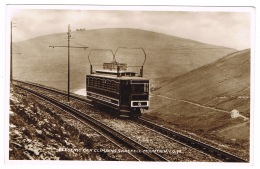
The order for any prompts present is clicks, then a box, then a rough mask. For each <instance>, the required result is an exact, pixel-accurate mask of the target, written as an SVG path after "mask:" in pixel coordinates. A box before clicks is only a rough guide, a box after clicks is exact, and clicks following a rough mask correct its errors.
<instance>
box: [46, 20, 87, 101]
mask: <svg viewBox="0 0 260 169" xmlns="http://www.w3.org/2000/svg"><path fill="white" fill-rule="evenodd" d="M70 32H71V29H70V24H69V25H68V32H67V34H68V45H67V46H49V47H52V48H55V47H66V48H68V87H67V96H68V97H67V98H68V102H70V48H83V49H86V48H88V47H86V46H80V47H77V46H71V45H70V39H71V34H70Z"/></svg>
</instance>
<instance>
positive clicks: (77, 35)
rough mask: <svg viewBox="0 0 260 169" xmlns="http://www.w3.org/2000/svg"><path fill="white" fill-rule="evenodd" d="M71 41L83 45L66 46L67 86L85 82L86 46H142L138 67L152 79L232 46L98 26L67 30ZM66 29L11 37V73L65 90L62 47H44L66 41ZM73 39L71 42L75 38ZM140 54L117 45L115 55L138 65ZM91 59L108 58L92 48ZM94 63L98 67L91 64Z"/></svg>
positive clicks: (171, 74) (216, 55)
mask: <svg viewBox="0 0 260 169" xmlns="http://www.w3.org/2000/svg"><path fill="white" fill-rule="evenodd" d="M71 34H72V38H73V39H72V41H71V45H73V46H80V45H79V44H83V45H86V46H88V47H89V48H88V49H86V50H84V49H71V52H70V53H71V59H70V60H71V83H72V84H71V87H72V89H80V88H84V87H85V75H86V74H87V73H89V63H88V59H87V56H88V54H89V52H90V50H91V49H96V48H98V49H112V50H113V51H115V50H116V48H118V47H128V48H140V47H142V48H144V50H145V51H146V54H147V59H146V63H145V68H144V73H145V77H148V78H151V81H152V85H153V86H157V85H159V82H160V79H162V78H165V77H167V78H168V77H171V78H173V77H177V76H179V75H181V74H184V73H187V72H189V71H190V70H193V69H195V68H198V67H200V66H203V65H206V64H208V63H211V62H213V61H215V60H217V59H219V58H221V57H223V56H225V55H227V54H230V53H232V52H234V51H235V50H234V49H230V48H225V47H220V46H214V45H209V44H204V43H200V42H196V41H192V40H188V39H182V38H178V37H173V36H169V35H165V34H160V33H155V32H150V31H144V30H137V29H125V28H124V29H123V28H117V29H116V28H113V29H98V30H88V31H76V32H72V33H71ZM66 36H67V35H66V33H60V34H51V35H46V36H41V37H37V38H34V39H30V40H26V41H22V42H16V43H14V51H19V52H20V53H22V55H14V56H13V57H14V71H13V72H14V78H16V79H21V80H28V81H33V82H37V83H42V84H45V85H49V86H53V87H56V88H60V89H63V90H65V89H66V83H67V49H66V48H54V49H53V48H50V47H49V46H51V45H67V40H66ZM75 42H76V43H75ZM143 58H144V55H143V53H142V51H141V50H129V49H120V50H119V51H118V53H117V58H116V59H117V61H119V62H126V63H128V65H141V63H142V61H143ZM91 59H92V61H93V63H94V64H102V63H103V62H109V61H111V60H112V55H111V53H109V52H101V51H99V52H93V53H92V55H91ZM97 68H98V67H97Z"/></svg>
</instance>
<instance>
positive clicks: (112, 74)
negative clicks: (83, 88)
mask: <svg viewBox="0 0 260 169" xmlns="http://www.w3.org/2000/svg"><path fill="white" fill-rule="evenodd" d="M96 72H97V73H95V74H90V75H88V76H93V77H103V78H110V79H118V80H149V79H147V78H144V77H140V76H119V77H118V76H117V71H113V70H112V71H110V70H101V71H99V70H97V71H96ZM102 73H104V74H102ZM119 73H134V74H136V73H135V72H129V71H119Z"/></svg>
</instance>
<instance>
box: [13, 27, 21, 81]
mask: <svg viewBox="0 0 260 169" xmlns="http://www.w3.org/2000/svg"><path fill="white" fill-rule="evenodd" d="M15 24H16V23H13V22H11V25H10V28H11V35H10V82H11V83H12V82H13V54H19V55H20V54H21V53H13V27H16V26H15Z"/></svg>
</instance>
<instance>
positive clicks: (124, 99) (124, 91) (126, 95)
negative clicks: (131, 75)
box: [121, 80, 131, 105]
mask: <svg viewBox="0 0 260 169" xmlns="http://www.w3.org/2000/svg"><path fill="white" fill-rule="evenodd" d="M121 82H122V85H121V104H122V105H129V102H130V97H131V84H130V81H128V80H125V81H121Z"/></svg>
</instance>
